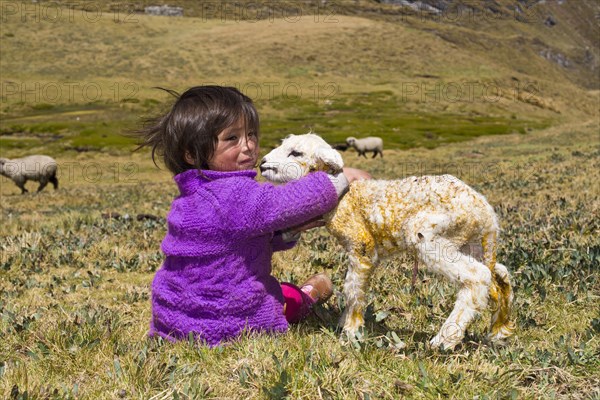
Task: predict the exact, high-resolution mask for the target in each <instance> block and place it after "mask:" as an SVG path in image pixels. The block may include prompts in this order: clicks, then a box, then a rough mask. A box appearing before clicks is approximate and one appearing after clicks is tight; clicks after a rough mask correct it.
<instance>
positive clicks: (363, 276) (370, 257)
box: [339, 249, 377, 337]
mask: <svg viewBox="0 0 600 400" xmlns="http://www.w3.org/2000/svg"><path fill="white" fill-rule="evenodd" d="M361 252H362V251H361ZM349 258H350V267H349V268H348V273H347V274H346V281H345V283H344V298H345V299H346V307H345V309H344V312H343V313H342V316H341V318H340V322H339V326H340V327H341V328H343V330H344V332H346V334H347V335H348V336H350V337H353V336H356V332H357V331H358V330H359V329H360V327H362V326H363V325H364V322H365V319H364V314H365V309H366V305H367V290H368V288H369V278H370V276H371V273H372V271H373V266H374V264H376V262H377V254H376V253H375V250H374V249H371V251H370V252H369V254H364V255H362V254H358V253H357V252H356V251H352V252H351V253H350V257H349Z"/></svg>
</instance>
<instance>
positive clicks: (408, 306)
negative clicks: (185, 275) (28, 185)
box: [0, 122, 600, 399]
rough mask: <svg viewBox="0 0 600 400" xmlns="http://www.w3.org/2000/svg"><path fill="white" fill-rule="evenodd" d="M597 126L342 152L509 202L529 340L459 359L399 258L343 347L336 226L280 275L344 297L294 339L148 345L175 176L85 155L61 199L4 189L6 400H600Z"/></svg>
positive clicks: (427, 292)
mask: <svg viewBox="0 0 600 400" xmlns="http://www.w3.org/2000/svg"><path fill="white" fill-rule="evenodd" d="M597 130H598V124H597V122H588V123H578V124H572V125H568V126H564V127H561V128H548V129H546V130H541V131H537V132H535V133H532V134H528V135H522V134H512V135H505V136H496V137H485V138H479V139H475V140H473V141H469V142H465V143H461V144H450V145H447V146H443V147H439V148H437V149H433V150H427V149H422V148H421V149H412V150H390V151H387V152H386V155H385V159H383V160H381V159H375V160H371V159H369V160H366V161H364V160H363V159H359V158H358V157H357V155H356V154H355V153H353V152H346V153H344V158H345V161H346V163H347V165H350V166H356V167H361V168H364V169H367V170H369V171H371V172H372V173H373V174H374V175H375V176H376V177H377V178H393V177H398V176H405V175H413V174H421V173H443V172H450V173H453V174H455V175H457V176H459V177H461V178H462V179H463V180H465V181H467V182H468V183H469V184H471V185H473V186H474V187H475V188H477V189H478V190H480V191H481V192H483V193H484V194H485V195H486V196H487V198H488V199H489V201H490V202H491V203H492V204H493V205H494V206H495V208H496V210H497V212H498V214H499V216H500V218H501V221H502V230H503V235H502V239H501V242H500V243H501V244H500V249H499V255H498V257H499V259H500V260H502V262H503V263H505V264H506V265H507V266H509V268H510V270H511V272H512V275H513V282H514V286H515V310H514V319H515V321H516V323H517V334H516V336H515V338H514V339H512V340H511V341H510V342H509V343H507V344H506V345H505V346H500V347H497V346H494V345H491V344H490V343H487V342H486V340H485V332H486V327H487V324H488V323H489V317H490V316H489V314H485V315H482V317H481V318H480V320H478V322H477V323H475V324H474V325H473V326H472V327H471V328H470V330H469V333H468V335H467V337H466V339H465V341H464V343H463V344H462V345H461V346H459V347H458V348H457V349H456V351H454V352H452V353H445V352H439V351H433V350H431V349H429V348H428V347H427V342H428V340H429V339H430V338H431V337H432V336H433V335H434V334H435V333H436V331H437V329H438V328H439V326H440V324H441V323H442V322H443V320H444V319H445V317H446V316H447V315H448V313H449V312H450V310H451V307H452V305H453V297H454V293H455V291H454V288H453V287H451V286H450V285H448V284H446V283H445V282H444V281H442V280H440V279H439V278H437V277H435V276H430V275H429V274H427V273H426V272H424V271H420V272H419V282H418V283H417V286H416V288H415V291H414V292H411V288H410V279H411V278H410V276H411V273H410V270H411V265H412V264H411V260H410V259H408V258H403V257H399V258H397V259H391V260H389V261H387V262H384V263H383V264H382V265H381V267H380V268H379V269H378V270H377V272H376V273H375V275H374V277H373V279H372V283H371V285H372V289H373V290H372V293H371V294H370V296H369V304H370V306H369V311H368V313H367V324H366V329H365V331H364V337H363V339H362V341H359V342H356V343H353V344H343V343H342V342H340V340H339V336H338V335H339V332H337V331H336V328H335V323H336V320H337V318H338V317H339V315H340V309H341V308H342V307H343V300H342V298H341V295H340V293H339V292H338V291H339V290H341V286H342V282H343V278H344V274H345V265H346V261H347V260H346V258H345V255H344V254H343V253H342V252H341V251H340V247H339V246H338V245H337V244H336V243H335V241H334V240H333V239H332V238H330V237H329V236H328V235H327V232H326V231H325V230H324V228H319V229H317V230H313V231H310V232H308V233H305V234H304V235H303V238H302V240H301V241H300V243H299V244H298V246H297V247H296V248H294V249H292V250H290V251H287V252H284V253H281V254H278V255H277V256H276V257H275V259H274V274H275V275H276V276H277V277H279V278H280V279H282V280H286V281H292V282H296V283H300V282H301V281H302V280H303V279H304V278H305V277H306V276H307V275H309V274H311V273H313V272H318V271H326V272H327V273H329V274H330V275H331V276H332V278H333V281H334V283H335V287H336V289H337V291H336V294H335V295H334V297H333V299H332V300H331V301H330V302H329V303H328V304H326V305H324V306H322V307H320V308H319V309H318V310H316V312H315V315H314V316H312V317H311V318H310V319H309V320H307V321H305V322H303V323H301V324H299V325H296V326H293V327H292V328H291V329H290V331H289V333H287V334H285V335H281V336H275V337H272V336H260V337H258V336H247V337H244V338H242V339H240V340H239V341H236V342H234V343H231V344H229V345H226V346H223V347H218V348H215V349H212V350H211V349H208V348H205V347H202V346H199V345H198V344H196V343H190V342H181V343H178V344H171V343H165V342H162V341H156V340H148V339H147V338H146V333H147V328H148V321H149V318H150V304H149V296H150V293H149V285H150V282H151V280H152V277H153V273H154V271H156V269H157V268H159V266H160V264H161V260H162V255H161V253H160V251H159V244H160V241H161V240H162V237H163V236H164V233H165V223H164V216H165V215H166V213H167V211H168V207H169V203H170V199H171V198H172V197H173V196H175V195H176V187H175V185H174V184H173V183H171V178H170V176H169V175H168V173H167V172H165V171H164V170H162V171H161V170H157V169H156V167H154V165H152V163H151V161H149V155H148V154H145V153H144V154H135V155H134V156H127V155H109V154H104V153H93V154H90V153H79V154H77V155H75V156H73V157H72V158H65V159H64V160H62V169H61V171H63V175H62V176H61V187H60V189H59V190H57V191H53V190H49V189H46V190H45V191H43V192H41V193H40V194H26V195H23V196H21V195H20V194H18V193H19V190H18V188H17V187H16V186H14V185H12V183H11V182H7V180H5V179H3V180H2V213H3V214H2V216H3V228H2V239H1V242H0V246H1V249H2V254H1V256H2V259H1V263H0V271H1V274H2V279H1V280H0V285H1V286H0V293H1V294H2V296H1V298H0V315H1V319H0V331H1V334H2V338H3V340H2V341H1V342H0V358H1V360H2V361H1V363H0V377H1V384H0V391H2V393H4V395H3V397H4V398H7V397H11V398H17V399H25V398H57V399H58V398H60V399H63V398H89V399H96V398H138V399H150V398H152V399H172V398H173V399H178V398H179V399H183V398H190V399H192V398H194V399H195V398H223V399H226V398H227V399H229V398H239V399H247V398H286V397H289V398H339V399H342V398H343V399H345V398H359V399H364V398H373V399H374V398H390V399H393V398H400V397H407V398H444V397H454V398H531V399H534V398H582V399H583V398H597V397H598V396H599V395H600V393H599V391H598V387H599V385H600V381H599V379H598V371H599V370H600V365H599V364H600V361H599V360H600V357H599V356H600V353H599V349H600V343H599V336H598V333H599V330H600V315H599V314H598V310H599V309H600V300H599V297H598V293H600V282H599V274H598V265H599V258H600V243H599V242H598V230H599V228H600V227H599V223H598V221H599V220H600V219H599V218H598V212H599V201H598V199H599V198H600V196H599V194H600V193H598V185H597V182H598V179H599V178H600V176H599V175H600V174H599V173H598V171H599V170H600V168H599V167H600V165H599V159H600V158H599V155H600V147H599V146H598V143H597V142H596V135H597ZM574 143H578V144H574ZM466 160H468V161H466ZM67 171H68V172H69V174H67ZM109 213H113V215H112V217H113V218H107V215H106V214H109ZM115 213H118V214H119V215H115ZM103 214H104V216H103ZM139 215H152V216H156V218H150V217H146V218H142V217H140V219H138V216H139ZM401 342H404V343H405V345H406V346H405V347H403V346H402V345H401V344H400V343H401Z"/></svg>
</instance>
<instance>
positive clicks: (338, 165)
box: [260, 133, 344, 183]
mask: <svg viewBox="0 0 600 400" xmlns="http://www.w3.org/2000/svg"><path fill="white" fill-rule="evenodd" d="M343 166H344V161H343V160H342V156H341V155H340V153H338V152H337V151H336V150H335V149H333V147H331V146H330V145H329V144H327V142H326V141H324V140H323V139H321V137H319V136H317V135H315V134H313V133H307V134H305V135H289V136H288V137H286V138H285V139H283V141H282V142H281V145H279V147H277V148H275V149H273V150H272V151H271V152H270V153H269V154H267V155H266V156H264V158H263V159H262V162H261V164H260V172H261V174H262V175H263V176H264V177H265V178H266V179H268V180H269V181H271V182H276V183H285V182H289V181H292V180H294V179H299V178H300V177H302V176H304V175H306V174H308V173H309V172H312V171H324V172H327V173H330V174H337V173H338V172H341V171H342V167H343Z"/></svg>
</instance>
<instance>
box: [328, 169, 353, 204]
mask: <svg viewBox="0 0 600 400" xmlns="http://www.w3.org/2000/svg"><path fill="white" fill-rule="evenodd" d="M327 177H328V178H329V180H330V181H331V183H332V184H333V186H334V187H335V191H336V193H337V195H338V198H340V197H342V196H343V195H344V194H345V193H346V192H347V191H348V186H349V185H350V184H349V183H348V179H346V176H345V175H344V173H343V172H340V173H338V174H336V175H329V174H328V175H327Z"/></svg>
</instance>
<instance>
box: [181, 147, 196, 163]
mask: <svg viewBox="0 0 600 400" xmlns="http://www.w3.org/2000/svg"><path fill="white" fill-rule="evenodd" d="M183 159H184V160H185V162H186V163H188V164H190V165H196V161H195V160H194V157H192V154H191V153H190V152H189V151H188V150H186V151H185V154H184V155H183Z"/></svg>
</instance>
